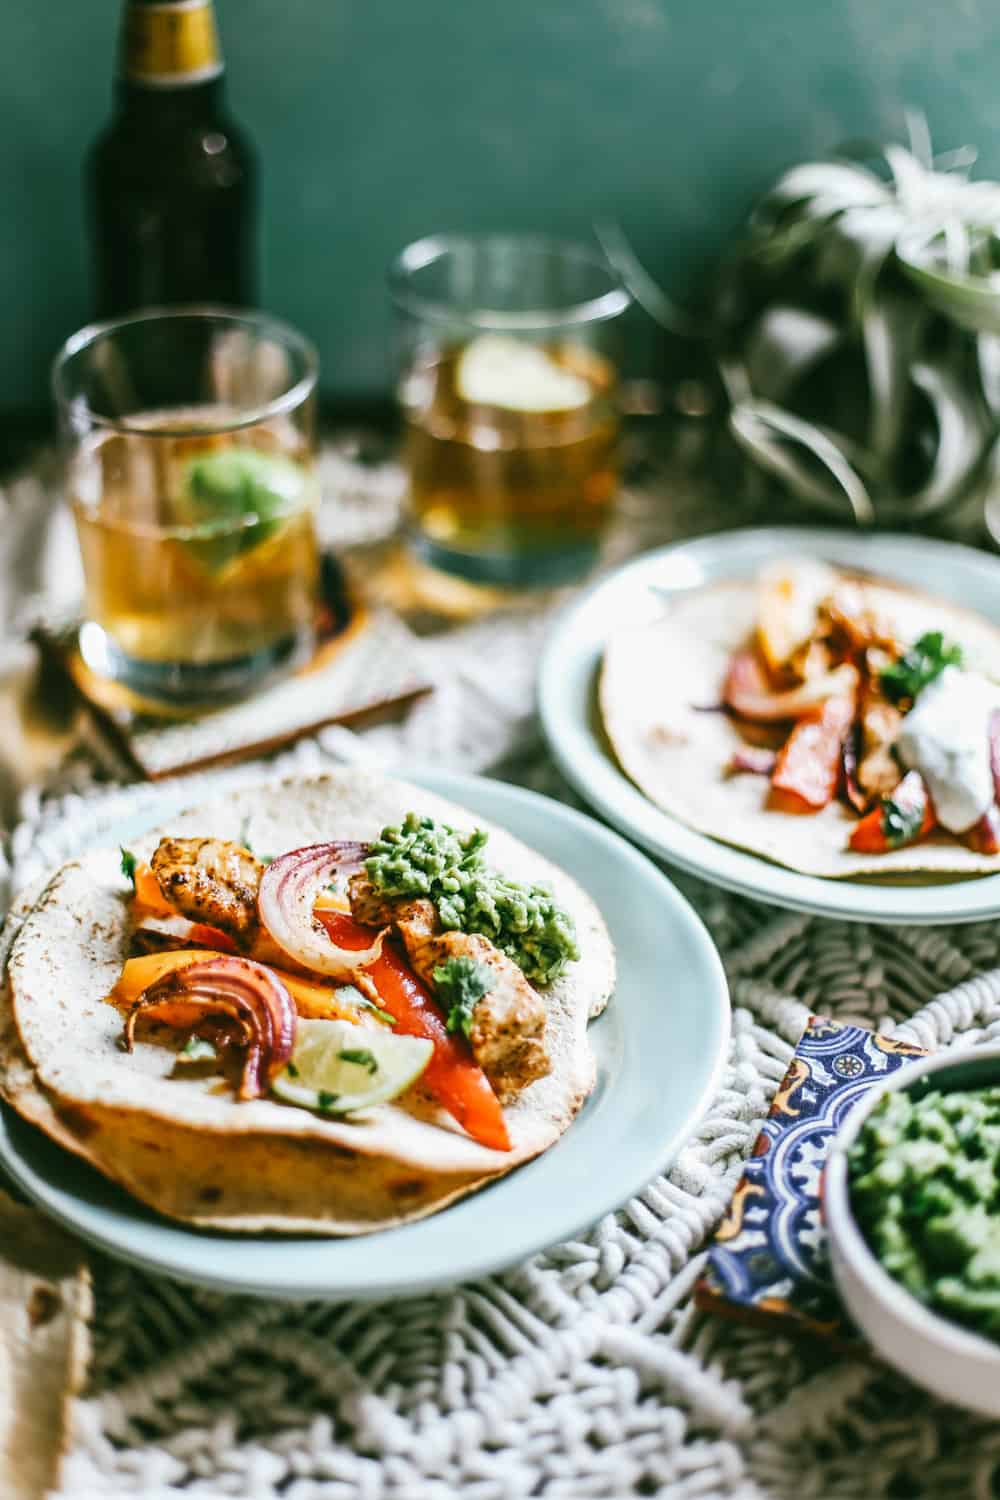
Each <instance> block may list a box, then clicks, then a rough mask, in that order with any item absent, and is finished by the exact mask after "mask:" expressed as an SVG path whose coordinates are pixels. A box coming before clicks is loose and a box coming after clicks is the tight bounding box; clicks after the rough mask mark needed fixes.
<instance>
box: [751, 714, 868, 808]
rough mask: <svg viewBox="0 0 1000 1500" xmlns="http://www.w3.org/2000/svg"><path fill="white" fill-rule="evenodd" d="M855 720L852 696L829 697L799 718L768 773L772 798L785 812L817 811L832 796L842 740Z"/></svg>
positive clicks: (838, 771) (835, 784) (835, 788)
mask: <svg viewBox="0 0 1000 1500" xmlns="http://www.w3.org/2000/svg"><path fill="white" fill-rule="evenodd" d="M853 723H854V698H853V697H846V696H844V697H837V698H828V699H827V700H826V702H825V703H824V704H823V705H822V706H821V707H820V708H818V709H815V710H814V711H813V712H812V713H810V714H807V715H806V717H805V718H803V719H800V720H799V722H798V723H797V724H796V726H795V728H794V729H793V730H792V732H791V734H790V735H789V736H788V739H787V740H786V741H785V743H784V746H783V748H782V750H781V753H780V754H779V756H778V763H777V765H776V766H775V768H774V775H773V776H772V777H771V788H772V793H773V800H774V801H775V803H776V804H777V805H778V806H779V807H782V808H784V810H785V811H786V812H800V813H801V812H819V810H820V808H822V807H825V806H826V805H827V803H828V802H830V801H832V800H833V797H834V795H835V793H836V790H837V783H838V782H839V780H840V764H841V758H842V755H843V748H844V741H845V739H846V738H847V736H848V734H849V733H850V731H851V727H852V725H853Z"/></svg>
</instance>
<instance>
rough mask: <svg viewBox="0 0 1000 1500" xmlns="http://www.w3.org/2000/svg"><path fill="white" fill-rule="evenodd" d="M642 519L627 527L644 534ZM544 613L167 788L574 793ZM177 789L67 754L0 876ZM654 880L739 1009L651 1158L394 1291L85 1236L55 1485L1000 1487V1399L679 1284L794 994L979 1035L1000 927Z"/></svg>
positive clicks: (856, 1498)
mask: <svg viewBox="0 0 1000 1500" xmlns="http://www.w3.org/2000/svg"><path fill="white" fill-rule="evenodd" d="M331 466H333V468H334V469H335V478H336V480H337V484H338V485H339V486H340V489H339V491H338V504H340V506H341V510H342V513H343V514H344V515H347V516H348V517H349V516H351V515H355V516H357V517H364V516H365V515H368V513H369V512H368V511H366V510H365V506H364V505H363V504H362V503H361V501H363V500H364V501H366V503H368V505H369V506H370V505H372V504H373V503H374V501H373V495H374V496H375V498H376V499H377V498H378V497H379V496H381V498H382V499H383V500H385V501H386V504H387V506H389V507H390V508H391V505H392V503H393V497H394V496H395V495H396V493H397V492H398V478H397V477H395V476H394V473H393V471H392V470H391V469H389V468H388V467H382V468H379V469H378V470H376V471H371V472H369V471H362V470H358V469H356V468H355V467H354V466H352V465H350V464H348V463H347V462H346V461H345V460H343V458H342V457H340V458H338V457H337V456H336V455H333V456H328V479H329V476H330V473H331ZM366 486H367V488H366ZM355 500H357V501H358V504H357V507H356V509H355V510H353V511H352V509H351V505H352V504H353V502H354V501H355ZM647 519H648V517H647ZM643 525H644V523H642V517H640V518H639V521H638V522H637V524H636V527H635V533H634V535H635V536H636V537H638V539H639V540H640V541H642V540H648V539H649V537H650V535H651V533H652V528H651V527H646V529H645V530H643ZM546 625H547V618H546V616H545V613H544V612H543V611H532V612H519V613H516V614H511V615H509V616H502V617H499V618H494V619H491V620H489V621H485V622H481V623H478V624H475V625H471V626H466V627H463V628H461V629H458V630H454V631H452V632H450V633H449V634H447V635H446V636H442V637H440V638H439V639H438V640H437V641H436V642H435V646H434V650H433V652H432V653H429V658H431V657H432V658H433V663H432V665H433V671H434V674H435V676H436V678H437V680H438V691H437V692H436V693H435V695H434V696H433V697H432V698H430V699H428V700H426V701H425V702H423V703H421V704H419V705H417V706H416V707H415V708H414V709H413V710H412V711H411V713H410V714H409V716H408V717H407V718H406V720H405V721H404V722H403V723H402V724H400V725H395V726H386V725H382V726H380V727H378V728H376V729H373V730H371V731H368V732H367V733H365V734H364V735H361V736H356V735H353V734H350V733H349V732H347V731H345V730H342V729H333V730H328V731H325V732H323V733H321V734H320V735H319V736H317V737H316V738H315V739H312V740H308V741H304V742H302V743H300V744H299V745H298V746H296V747H295V748H294V749H293V750H291V751H288V752H285V753H284V754H283V755H281V756H280V757H278V758H277V759H276V760H272V761H271V762H269V763H268V765H267V766H262V765H261V764H259V763H258V764H256V765H248V766H241V767H238V768H235V769H231V770H227V771H222V772H214V773H206V774H202V775H199V776H194V777H190V778H187V780H186V782H185V784H184V790H185V792H186V793H189V794H190V797H191V799H192V800H196V799H200V798H202V797H204V796H206V795H213V794H214V793H216V792H221V791H223V790H224V789H225V788H226V787H229V786H232V785H234V784H242V783H244V782H247V781H253V780H259V779H260V777H261V775H262V774H270V773H271V772H272V771H273V772H274V773H275V774H288V773H289V772H294V771H297V770H301V771H314V770H317V769H322V768H323V767H324V766H326V765H329V764H330V763H331V761H342V760H343V759H345V758H347V759H353V758H358V757H360V758H362V759H364V760H365V761H366V763H369V764H370V763H372V762H375V761H381V762H383V763H385V764H386V765H388V766H392V765H393V764H399V765H401V766H406V765H407V764H412V763H413V762H414V761H415V760H425V761H433V762H434V763H435V764H436V765H438V766H452V767H455V768H461V769H466V770H485V771H489V772H490V773H491V774H496V775H500V776H502V777H504V778H505V779H508V780H511V781H516V782H518V783H520V784H523V785H527V786H531V787H533V788H535V789H536V790H540V791H543V792H546V793H548V794H549V795H553V796H556V797H562V798H564V799H566V800H568V801H574V798H573V797H572V794H571V793H570V792H569V791H568V789H567V788H566V786H565V785H564V784H563V783H562V782H561V781H560V779H559V778H558V776H557V773H556V772H555V770H554V768H553V767H552V764H551V762H550V761H549V759H548V758H547V756H546V753H545V750H544V747H543V746H542V744H541V742H540V740H539V738H538V734H537V729H536V726H535V723H534V719H533V715H532V691H533V678H534V668H535V663H536V659H537V652H538V648H539V645H540V642H541V640H542V638H543V636H544V632H545V629H546ZM177 795H178V786H177V784H176V783H173V784H168V785H166V786H165V787H160V788H154V787H150V786H146V785H139V786H137V785H125V784H117V783H115V782H114V781H113V780H112V781H109V780H108V772H107V770H103V771H99V770H97V769H95V765H94V762H93V760H92V759H91V758H90V757H89V756H87V755H86V754H82V755H80V756H78V757H77V758H76V759H74V760H73V761H71V762H70V764H69V765H68V766H67V767H65V768H64V770H63V771H62V773H61V775H60V778H59V779H58V781H57V782H56V783H55V784H53V785H50V786H49V787H47V788H46V789H45V790H44V791H41V790H39V789H36V790H34V791H32V792H30V793H29V794H28V795H27V796H26V797H25V798H24V799H22V808H21V813H22V817H21V821H20V823H19V825H18V826H17V827H16V829H15V830H14V832H13V835H12V837H11V839H10V841H9V846H8V851H7V852H8V858H9V865H10V869H9V871H8V873H9V876H10V884H11V886H12V887H15V888H16V887H20V886H21V885H23V884H26V883H27V882H28V881H30V880H33V879H36V878H37V877H38V876H39V875H40V874H42V873H43V872H44V870H45V869H46V868H48V867H49V866H51V865H52V864H54V863H56V862H57V861H59V860H61V859H64V858H66V857H68V856H70V855H72V854H73V853H75V852H76V851H77V850H78V849H79V848H81V847H83V846H85V845H93V844H94V843H95V842H98V841H99V840H100V839H101V838H102V837H103V836H105V835H106V834H107V832H108V831H109V830H110V829H112V828H113V827H114V825H115V824H116V823H119V822H120V821H121V820H122V819H123V818H126V817H129V818H130V817H133V816H135V815H136V814H145V813H148V814H149V815H150V817H154V816H155V814H156V810H157V807H158V806H162V805H163V799H165V798H166V799H170V800H171V801H174V800H175V799H176V798H177ZM577 805H578V804H577ZM674 878H676V879H677V882H678V884H679V885H680V886H681V888H682V889H683V890H684V892H685V893H686V894H687V895H688V896H689V898H690V899H691V900H692V901H693V902H694V904H695V906H696V907H697V909H698V910H699V912H700V913H701V915H702V917H703V918H704V920H705V922H706V923H707V925H708V928H709V930H710V931H711V933H712V936H713V938H714V939H715V942H716V943H717V944H718V947H719V950H720V952H721V954H722V956H723V959H724V961H725V964H726V968H727V971H728V974H729V980H730V984H731V988H732V1000H733V1034H732V1044H731V1048H730V1054H729V1060H728V1066H727V1069H726V1073H725V1077H724V1080H723V1084H722V1087H721V1089H720V1091H719V1094H718V1096H717V1097H716V1099H715V1100H714V1101H713V1103H712V1105H711V1107H710V1108H709V1109H708V1111H707V1113H706V1115H705V1117H704V1119H702V1120H701V1121H700V1123H699V1124H698V1126H697V1129H696V1130H695V1132H694V1134H693V1136H692V1137H691V1139H690V1141H689V1142H688V1144H687V1145H686V1146H685V1147H684V1148H683V1149H682V1150H681V1152H680V1154H679V1155H678V1157H677V1159H676V1161H675V1162H674V1164H673V1166H672V1167H671V1168H670V1170H669V1171H668V1172H666V1173H665V1174H664V1175H662V1176H659V1177H657V1178H655V1179H654V1180H653V1181H652V1182H651V1183H650V1184H649V1185H648V1187H647V1188H646V1189H645V1191H644V1192H642V1193H641V1194H640V1195H639V1196H637V1197H636V1198H633V1199H632V1200H631V1201H630V1202H628V1203H627V1204H625V1205H624V1206H623V1207H622V1208H621V1209H620V1210H619V1211H618V1212H617V1213H614V1214H610V1215H608V1216H606V1217H605V1218H604V1219H603V1220H601V1222H600V1223H598V1224H595V1225H594V1226H593V1227H592V1229H591V1230H590V1231H589V1233H587V1234H586V1235H584V1236H583V1237H581V1238H580V1239H577V1240H573V1241H571V1242H567V1243H565V1244H562V1245H556V1246H553V1247H551V1248H550V1249H549V1250H547V1251H546V1252H545V1253H543V1254H540V1255H537V1256H535V1257H534V1258H533V1259H531V1260H529V1261H528V1262H526V1263H525V1264H522V1265H518V1266H515V1267H512V1268H511V1269H510V1270H509V1271H507V1272H506V1273H504V1274H502V1275H497V1276H493V1277H490V1278H488V1279H486V1280H484V1281H481V1282H477V1283H475V1284H471V1285H463V1286H458V1287H455V1288H454V1289H452V1290H451V1291H447V1292H443V1293H434V1294H431V1295H426V1296H420V1297H413V1298H410V1299H404V1300H402V1301H399V1300H397V1301H394V1302H391V1303H382V1304H370V1303H369V1304H363V1303H351V1304H339V1305H332V1306H328V1305H323V1304H319V1303H316V1304H307V1305H299V1304H287V1303H281V1302H275V1301H258V1300H255V1299H248V1298H236V1297H225V1296H220V1295H218V1294H215V1293H207V1292H200V1291H197V1290H192V1289H190V1288H188V1287H183V1286H179V1285H176V1284H173V1283H171V1282H169V1281H167V1280H164V1279H160V1278H155V1277H149V1276H146V1275H143V1274H141V1273H139V1272H136V1271H132V1270H130V1269H128V1268H126V1267H123V1266H121V1265H118V1264H116V1263H115V1262H113V1261H111V1260H109V1259H106V1258H104V1257H102V1256H99V1255H95V1256H93V1257H92V1263H93V1270H94V1280H95V1301H96V1312H95V1319H94V1362H93V1370H92V1377H91V1382H90V1386H89V1389H88V1391H87V1392H86V1393H85V1395H84V1397H83V1398H82V1399H80V1400H79V1401H78V1402H77V1403H76V1410H75V1435H74V1446H73V1449H72V1452H71V1455H70V1458H69V1460H68V1462H67V1464H66V1467H65V1472H64V1478H63V1488H62V1490H61V1491H60V1493H61V1494H64V1495H69V1496H73V1497H76V1500H83V1497H90V1496H95V1497H96V1496H101V1497H113V1496H119V1495H138V1496H144V1497H147V1500H179V1497H182V1496H183V1497H194V1496H198V1497H204V1496H239V1497H248V1500H249V1497H252V1500H279V1497H280V1500H452V1497H456V1496H461V1497H462V1500H520V1497H524V1500H528V1497H544V1500H588V1497H594V1500H598V1497H600V1500H626V1497H630V1496H662V1497H669V1500H694V1497H716V1496H717V1497H720V1500H721V1497H726V1500H764V1497H768V1500H832V1497H841V1496H842V1497H845V1500H846V1497H853V1500H882V1497H885V1500H910V1497H912V1500H921V1497H926V1500H930V1497H935V1500H936V1497H940V1496H948V1497H951V1500H964V1497H969V1500H973V1497H975V1500H992V1497H997V1496H1000V1426H996V1425H994V1424H990V1423H989V1422H987V1421H985V1420H977V1419H975V1418H973V1417H970V1416H968V1415H965V1414H963V1413H960V1412H958V1411H955V1410H954V1409H951V1408H947V1407H944V1406H942V1405H940V1404H939V1403H937V1402H935V1401H934V1400H933V1399H932V1398H931V1397H929V1396H925V1395H924V1394H923V1393H922V1392H920V1391H918V1390H916V1389H915V1388H914V1387H913V1386H911V1385H910V1384H909V1383H907V1382H906V1381H904V1380H903V1379H901V1378H899V1377H896V1376H895V1375H893V1374H891V1373H890V1372H889V1371H888V1370H887V1369H886V1368H885V1367H884V1366H882V1365H880V1364H879V1363H877V1362H875V1361H871V1360H867V1359H865V1358H862V1357H858V1358H847V1357H844V1356H839V1355H834V1354H832V1353H831V1351H830V1349H829V1348H828V1347H827V1346H825V1345H824V1344H822V1343H820V1342H818V1341H809V1340H797V1339H793V1338H792V1337H791V1336H787V1337H786V1336H781V1335H775V1334H774V1333H773V1332H770V1333H760V1332H757V1331H754V1330H752V1329H749V1328H743V1327H740V1326H737V1325H735V1324H733V1323H731V1322H729V1321H725V1320H723V1319H721V1318H717V1317H712V1316H710V1315H707V1314H703V1313H699V1312H697V1311H696V1310H695V1309H694V1307H693V1305H692V1301H691V1293H692V1288H693V1286H694V1283H695V1281H696V1279H697V1277H698V1275H699V1273H700V1271H701V1268H702V1266H703V1263H704V1259H705V1247H706V1244H707V1242H708V1240H709V1238H710V1236H711V1233H712V1230H713V1228H714V1226H715V1224H716V1223H717V1222H718V1220H719V1218H720V1216H721V1214H722V1212H723V1210H724V1208H725V1206H726V1204H727V1202H728V1199H729V1197H730V1194H731V1192H732V1190H733V1187H734V1185H735V1183H736V1182H737V1180H738V1178H739V1175H740V1172H741V1170H742V1166H743V1162H744V1159H745V1157H746V1155H747V1153H748V1151H749V1150H750V1148H751V1145H752V1143H753V1141H754V1138H755V1136H756V1134H757V1132H758V1130H759V1128H760V1124H761V1122H762V1120H763V1118H764V1116H765V1114H766V1112H767V1109H768V1106H769V1104H770V1100H771V1096H772V1094H773V1092H774V1090H775V1088H776V1086H777V1084H778V1082H779V1081H780V1079H781V1077H782V1074H783V1072H784V1070H785V1067H786V1065H787V1062H788V1060H789V1058H790V1056H791V1054H792V1052H793V1050H794V1045H795V1043H796V1041H797V1040H798V1038H799V1036H800V1034H801V1032H802V1030H803V1028H804V1026H805V1024H806V1021H807V1018H808V1016H809V1014H810V1013H815V1012H821V1013H822V1014H824V1015H828V1016H832V1017H833V1018H835V1019H840V1020H847V1021H856V1022H861V1023H864V1024H868V1025H872V1026H876V1027H879V1028H881V1029H882V1030H884V1031H886V1032H888V1033H891V1034H893V1035H895V1036H897V1037H901V1038H905V1039H907V1040H909V1041H912V1042H914V1043H916V1044H918V1045H920V1046H922V1047H928V1048H937V1047H946V1046H950V1045H953V1044H955V1043H958V1042H961V1043H965V1044H968V1043H974V1042H980V1041H987V1040H1000V929H998V928H996V927H995V926H994V925H993V924H985V923H984V924H978V925H975V926H966V927H955V928H937V929H910V930H906V929H893V928H888V927H879V926H866V925H864V924H858V925H854V924H844V923H836V922H829V921H823V920H820V919H815V918H810V917H806V916H799V915H794V914H788V913H784V912H781V911H778V910H776V909H774V908H769V907H767V906H764V905H763V904H758V903H754V902H750V901H747V900H743V899H739V898H735V897H732V896H729V895H727V894H725V893H723V892H720V891H718V890H714V889H712V888H710V887H707V886H705V885H701V884H699V883H697V882H694V881H691V880H689V879H686V878H683V877H681V876H676V875H675V876H674ZM664 1086H665V1087H669V1078H667V1079H665V1080H664ZM498 1201H499V1200H498Z"/></svg>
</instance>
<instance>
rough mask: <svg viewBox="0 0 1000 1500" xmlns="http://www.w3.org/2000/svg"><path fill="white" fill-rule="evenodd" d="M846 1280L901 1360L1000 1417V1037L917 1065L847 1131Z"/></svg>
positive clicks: (836, 1209)
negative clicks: (994, 1042) (996, 1043)
mask: <svg viewBox="0 0 1000 1500" xmlns="http://www.w3.org/2000/svg"><path fill="white" fill-rule="evenodd" d="M823 1217H824V1219H825V1222H826V1226H827V1232H828V1234H829V1240H830V1258H831V1262H832V1266H833V1274H834V1280H835V1281H836V1283H837V1288H838V1290H839V1292H840V1294H841V1297H842V1298H843V1300H844V1303H845V1305H846V1307H847V1310H848V1312H849V1313H850V1315H851V1317H852V1318H853V1319H854V1321H855V1322H856V1323H857V1325H858V1327H859V1328H860V1329H861V1330H862V1332H863V1333H864V1334H865V1335H866V1336H867V1338H868V1339H869V1341H870V1342H871V1344H872V1346H873V1347H874V1348H875V1350H876V1351H877V1352H878V1353H879V1354H880V1355H881V1356H882V1357H883V1358H884V1359H885V1360H886V1361H887V1363H889V1364H891V1365H892V1366H894V1368H895V1369H897V1370H900V1371H902V1373H903V1374H904V1375H907V1376H909V1378H910V1379H911V1380H913V1381H914V1382H915V1383H916V1384H918V1385H920V1386H923V1387H924V1389H925V1390H928V1391H931V1392H932V1393H933V1394H934V1395H936V1396H940V1397H941V1398H942V1399H943V1400H945V1401H952V1402H956V1403H957V1404H959V1405H961V1406H965V1407H968V1408H969V1409H970V1410H972V1411H977V1412H981V1413H983V1414H984V1415H986V1416H991V1417H1000V1045H995V1044H994V1045H991V1046H984V1047H974V1048H962V1049H960V1050H952V1051H948V1052H944V1053H938V1054H935V1056H933V1057H927V1058H922V1059H920V1060H919V1061H918V1062H913V1063H908V1064H906V1065H905V1066H903V1067H902V1068H900V1069H899V1070H898V1071H897V1072H895V1073H893V1074H892V1075H891V1077H889V1078H888V1079H887V1080H886V1081H885V1083H884V1084H883V1085H882V1086H881V1087H878V1088H873V1089H872V1090H871V1091H870V1092H869V1093H868V1094H867V1095H866V1096H865V1097H864V1098H863V1099H862V1100H861V1101H860V1103H859V1104H858V1105H857V1106H856V1107H855V1108H854V1109H853V1110H852V1111H851V1113H850V1115H849V1116H848V1118H847V1119H846V1121H845V1122H844V1124H843V1126H842V1127H841V1129H840V1130H839V1132H838V1133H837V1136H836V1137H835V1139H834V1142H833V1145H832V1147H831V1149H830V1154H829V1157H828V1159H827V1164H826V1169H825V1171H824V1174H823Z"/></svg>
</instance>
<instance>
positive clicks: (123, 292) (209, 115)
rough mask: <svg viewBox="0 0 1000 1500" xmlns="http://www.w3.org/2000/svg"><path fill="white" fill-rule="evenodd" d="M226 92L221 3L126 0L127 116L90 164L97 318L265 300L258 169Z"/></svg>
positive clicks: (122, 60)
mask: <svg viewBox="0 0 1000 1500" xmlns="http://www.w3.org/2000/svg"><path fill="white" fill-rule="evenodd" d="M223 90H224V83H223V62H222V55H221V52H220V50H219V44H218V37H217V33H216V26H215V14H214V8H213V5H212V0H126V4H125V10H124V14H123V24H122V36H121V48H120V55H119V70H118V81H117V107H116V110H115V114H114V117H113V119H112V121H111V124H110V125H109V126H108V128H107V130H106V131H105V132H104V133H103V134H102V135H101V136H100V138H99V139H98V141H97V142H96V144H95V146H94V148H93V150H92V152H91V154H90V158H89V160H88V163H87V197H88V200H89V202H88V209H89V216H90V223H91V232H92V240H93V254H94V279H95V302H96V310H97V315H98V316H99V317H112V316H116V315H118V314H120V313H125V312H131V311H133V310H134V309H135V308H138V307H147V306H154V305H155V306H164V305H171V304H176V303H182V302H189V303H190V302H222V303H228V304H230V305H234V306H248V305H252V304H253V303H254V302H255V300H256V267H255V258H256V257H255V244H254V238H255V223H254V220H255V197H256V194H255V178H256V167H255V163H254V154H253V150H252V148H251V146H250V143H249V142H248V140H247V139H246V137H245V136H244V135H243V134H242V133H241V132H240V131H239V130H238V129H237V128H236V126H235V125H234V124H233V122H232V121H231V120H230V119H229V118H228V116H227V115H226V113H225V106H224V99H223Z"/></svg>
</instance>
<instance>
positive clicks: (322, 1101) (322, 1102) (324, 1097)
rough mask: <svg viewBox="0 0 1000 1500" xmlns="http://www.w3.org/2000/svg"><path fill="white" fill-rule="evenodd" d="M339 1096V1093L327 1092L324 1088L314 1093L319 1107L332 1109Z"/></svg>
mask: <svg viewBox="0 0 1000 1500" xmlns="http://www.w3.org/2000/svg"><path fill="white" fill-rule="evenodd" d="M339 1097H340V1095H339V1094H328V1093H327V1091H326V1089H320V1091H319V1093H318V1094H317V1095H316V1103H317V1105H318V1106H319V1108H320V1109H332V1108H333V1106H334V1105H335V1104H336V1102H337V1100H338V1099H339Z"/></svg>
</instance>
